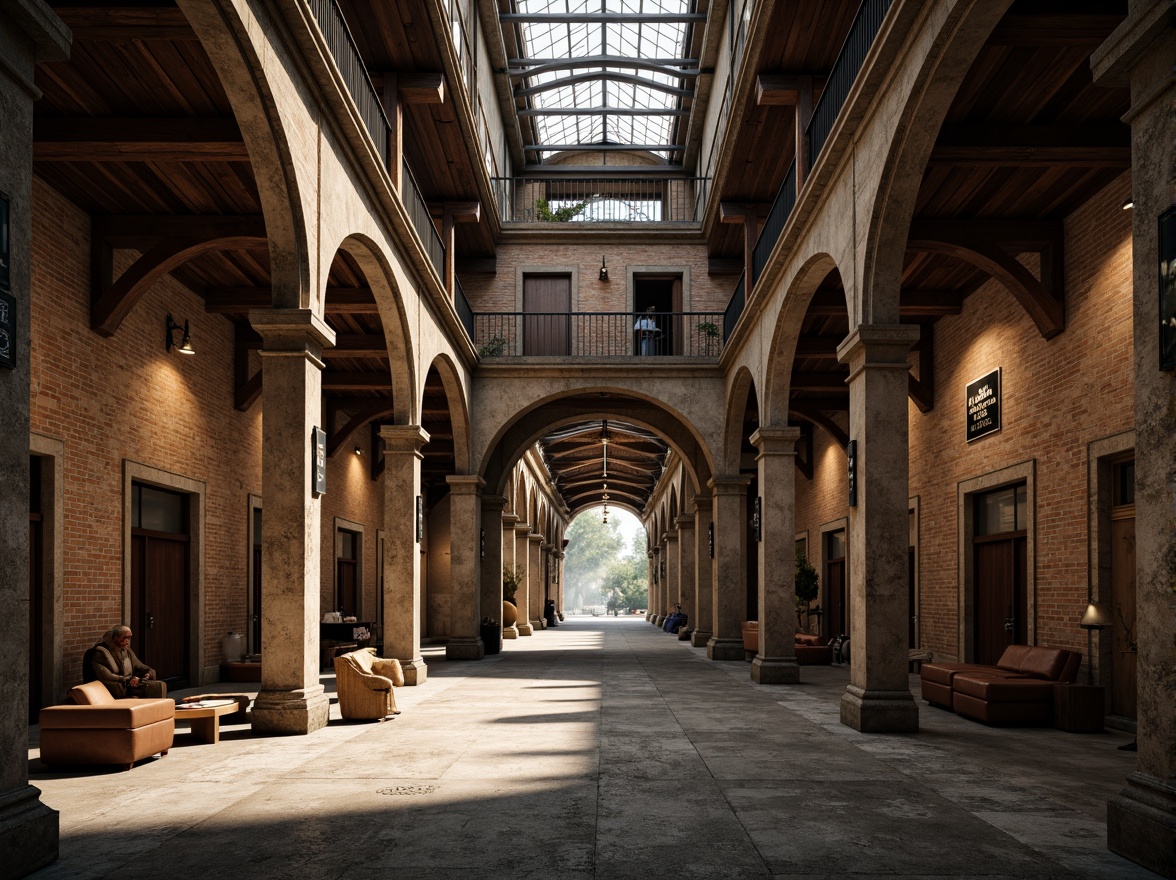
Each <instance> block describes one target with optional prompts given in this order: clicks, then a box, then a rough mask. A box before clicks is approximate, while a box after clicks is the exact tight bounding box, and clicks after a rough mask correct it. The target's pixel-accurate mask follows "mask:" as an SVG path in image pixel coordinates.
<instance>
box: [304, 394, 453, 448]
mask: <svg viewBox="0 0 1176 880" xmlns="http://www.w3.org/2000/svg"><path fill="white" fill-rule="evenodd" d="M393 414H394V409H393V406H392V401H391V400H387V399H381V400H364V401H363V402H362V403H359V402H357V401H354V400H351V401H348V402H347V404H346V405H343V402H342V400H340V399H338V398H328V399H327V425H329V426H330V430H329V432H328V434H327V455H328V456H330V455H334V454H335V453H336V452H338V451H339V447H341V446H342V445H343V442H344V441H345V440H346V439H347V438H348V437H350V436H351V435H352V434H353V433H354V432H355V431H356V430H358V429H359V428H362V427H363V426H364V425H366V424H368V423H369V422H372V421H375V420H377V419H382V418H390V417H392V415H393ZM340 415H342V416H343V419H342V420H340V419H339V418H338V416H340ZM431 441H432V438H430V442H431Z"/></svg>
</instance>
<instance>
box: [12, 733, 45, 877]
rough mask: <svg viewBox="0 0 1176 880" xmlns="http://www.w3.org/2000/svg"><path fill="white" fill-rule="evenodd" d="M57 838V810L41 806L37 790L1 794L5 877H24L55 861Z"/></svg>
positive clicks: (24, 788)
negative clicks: (5, 854)
mask: <svg viewBox="0 0 1176 880" xmlns="http://www.w3.org/2000/svg"><path fill="white" fill-rule="evenodd" d="M22 751H23V746H22ZM22 763H23V759H22ZM59 839H60V830H59V824H58V816H57V811H56V810H54V809H51V808H50V807H47V806H45V805H44V804H43V803H41V790H40V789H39V788H37V787H36V786H34V785H25V786H22V787H21V788H15V789H13V790H11V791H6V792H4V793H3V794H0V852H6V853H8V855H7V856H6V857H5V860H4V861H5V864H4V867H3V869H0V870H3V871H4V876H5V877H24V876H25V875H26V874H31V873H33V871H36V870H37V869H38V868H43V867H45V866H46V865H48V864H49V863H50V862H53V861H56V859H57V847H58V841H59Z"/></svg>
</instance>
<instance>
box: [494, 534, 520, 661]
mask: <svg viewBox="0 0 1176 880" xmlns="http://www.w3.org/2000/svg"><path fill="white" fill-rule="evenodd" d="M518 521H519V518H518V517H517V516H516V515H515V514H513V513H504V514H503V515H502V567H503V569H507V568H509V569H510V570H511V571H515V569H516V567H517V562H516V560H515V526H516V525H517V524H518ZM499 575H500V576H501V570H500V572H499ZM518 601H519V597H518V595H517V594H516V595H515V602H518ZM515 611H516V612H517V611H518V606H517V605H516V606H515ZM521 618H522V615H521V614H517V613H516V618H515V625H514V626H510V627H508V626H504V627H503V628H502V637H503V638H504V639H517V638H518V637H519V627H518V624H519V623H520V622H521Z"/></svg>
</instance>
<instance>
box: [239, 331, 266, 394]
mask: <svg viewBox="0 0 1176 880" xmlns="http://www.w3.org/2000/svg"><path fill="white" fill-rule="evenodd" d="M257 335H258V334H257V333H256V332H255V331H253V330H252V329H251V328H249V327H245V326H243V325H241V324H234V325H233V408H234V409H236V410H240V411H241V412H245V411H246V410H248V409H249V408H250V407H251V406H253V404H254V403H256V402H257V399H258V398H259V397H261V382H262V370H260V369H259V370H258V371H257V372H256V373H255V374H253V375H250V373H249V351H250V342H249V337H250V336H257ZM258 338H260V337H258Z"/></svg>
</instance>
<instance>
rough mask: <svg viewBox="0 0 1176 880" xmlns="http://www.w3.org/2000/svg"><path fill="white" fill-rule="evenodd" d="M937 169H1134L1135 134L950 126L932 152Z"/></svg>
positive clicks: (1115, 128)
mask: <svg viewBox="0 0 1176 880" xmlns="http://www.w3.org/2000/svg"><path fill="white" fill-rule="evenodd" d="M930 164H931V165H938V166H945V167H950V166H965V167H976V166H981V167H984V166H987V167H997V166H1027V167H1035V166H1049V167H1054V166H1071V167H1079V168H1124V169H1126V168H1130V167H1131V130H1130V128H1129V127H1128V126H1126V125H1123V124H1113V125H1073V126H1069V125H1022V126H1006V125H999V124H987V125H949V126H945V127H944V128H943V130H942V131H940V133H939V138H938V139H937V141H936V144H935V148H934V149H933V150H932V152H931V159H930Z"/></svg>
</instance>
